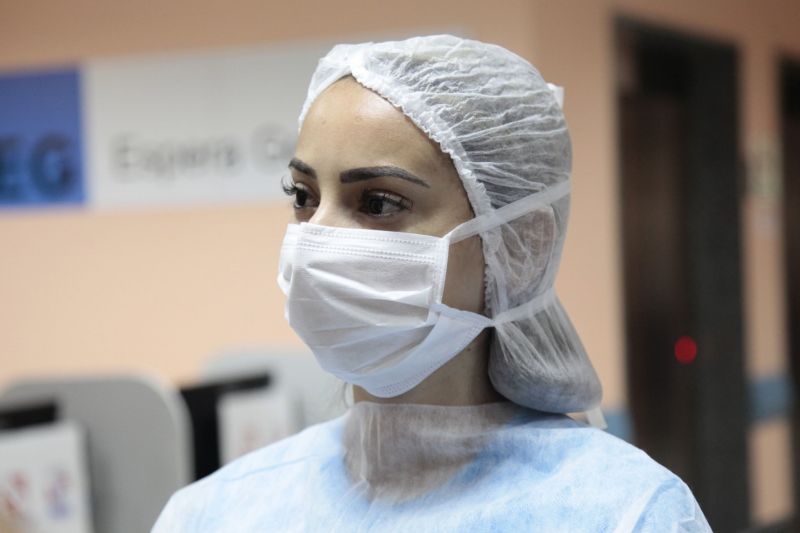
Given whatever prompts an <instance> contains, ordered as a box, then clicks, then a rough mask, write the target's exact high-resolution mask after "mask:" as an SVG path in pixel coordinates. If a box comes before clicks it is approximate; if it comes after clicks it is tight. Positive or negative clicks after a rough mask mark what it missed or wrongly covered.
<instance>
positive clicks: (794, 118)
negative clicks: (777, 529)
mask: <svg viewBox="0 0 800 533" xmlns="http://www.w3.org/2000/svg"><path fill="white" fill-rule="evenodd" d="M780 76H781V129H782V132H781V133H782V137H783V172H784V176H783V227H784V232H785V233H784V243H785V248H784V257H785V267H786V296H787V301H786V304H787V305H786V309H787V312H788V317H787V322H786V327H787V330H788V332H789V339H788V341H789V342H788V344H789V346H788V347H789V361H790V363H789V373H790V379H791V382H792V385H793V388H794V390H795V391H800V60H797V61H791V60H788V59H787V60H784V61H782V62H781V69H780ZM791 417H792V449H793V450H795V453H794V454H793V460H794V497H795V500H794V509H795V518H794V523H795V527H798V528H800V519H799V518H798V516H797V514H798V510H800V457H798V453H797V450H800V407H799V406H798V404H797V402H795V405H794V408H793V409H792V413H791Z"/></svg>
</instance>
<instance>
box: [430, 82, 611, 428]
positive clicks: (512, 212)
mask: <svg viewBox="0 0 800 533" xmlns="http://www.w3.org/2000/svg"><path fill="white" fill-rule="evenodd" d="M550 89H551V90H553V92H554V94H555V96H556V100H557V101H558V104H559V105H562V103H563V97H564V92H563V89H561V88H560V87H557V86H551V87H550ZM569 192H570V183H569V181H562V182H560V183H557V184H555V185H552V186H550V187H548V188H546V189H544V190H542V191H541V192H537V193H534V194H531V195H530V196H526V197H525V198H522V199H521V200H517V201H516V202H512V203H510V204H508V205H505V206H503V207H501V208H499V209H497V210H495V211H493V212H490V213H486V214H484V215H480V216H477V217H475V218H473V219H470V220H467V221H466V222H464V223H463V224H459V225H458V226H456V227H455V228H453V229H452V230H450V231H449V232H448V233H447V234H446V235H445V236H444V237H443V238H444V239H445V240H447V241H448V243H449V244H453V243H456V242H459V241H462V240H464V239H467V238H469V237H472V236H473V235H477V234H479V233H482V232H484V231H487V230H490V229H494V228H497V227H499V226H502V225H503V224H505V223H507V222H510V221H511V220H514V219H516V218H519V217H521V216H523V215H525V214H527V213H530V212H532V211H534V210H535V209H536V208H538V207H542V206H545V205H550V204H552V203H553V202H554V201H556V200H558V199H559V198H561V197H563V196H566V195H567V194H569ZM554 295H555V293H554V290H553V289H552V288H550V289H548V290H547V291H545V292H544V293H542V294H540V295H539V296H538V297H536V298H534V299H533V300H531V301H530V302H528V303H526V304H523V305H521V306H518V307H516V308H513V309H509V310H507V311H505V312H503V313H500V315H498V316H496V317H495V318H494V319H492V321H491V325H494V324H497V323H502V322H508V321H512V320H514V319H515V318H518V316H524V315H527V314H528V313H530V312H531V310H533V309H535V308H539V307H541V306H542V305H544V304H545V303H547V301H549V300H550V299H552V298H553V297H554ZM584 414H585V416H586V420H587V422H588V423H589V425H590V426H592V427H595V428H597V429H601V430H605V429H607V428H608V424H607V423H606V419H605V416H603V410H602V408H601V407H600V406H599V405H598V406H596V407H593V408H592V409H589V410H588V411H585V412H584Z"/></svg>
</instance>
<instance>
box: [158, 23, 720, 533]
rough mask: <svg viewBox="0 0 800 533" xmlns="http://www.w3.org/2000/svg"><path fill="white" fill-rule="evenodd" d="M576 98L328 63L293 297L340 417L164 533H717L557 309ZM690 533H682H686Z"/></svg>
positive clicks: (540, 85) (429, 50) (408, 46)
mask: <svg viewBox="0 0 800 533" xmlns="http://www.w3.org/2000/svg"><path fill="white" fill-rule="evenodd" d="M559 100H560V91H559V90H558V88H556V87H554V86H552V85H549V84H547V83H545V81H544V80H543V79H542V78H541V76H540V75H539V73H538V72H537V71H536V70H535V69H534V68H533V67H532V66H531V65H530V64H529V63H528V62H526V61H525V60H523V59H522V58H520V57H518V56H516V55H514V54H512V53H510V52H508V51H507V50H505V49H503V48H500V47H498V46H493V45H488V44H484V43H480V42H477V41H471V40H464V39H460V38H456V37H453V36H449V35H437V36H429V37H419V38H413V39H409V40H406V41H400V42H386V43H377V44H374V43H365V44H360V45H339V46H336V47H334V48H333V49H332V50H331V51H330V52H329V53H328V55H326V56H325V57H324V58H323V59H322V60H321V61H320V63H319V65H318V67H317V70H316V71H315V73H314V76H313V78H312V80H311V86H310V88H309V92H308V97H307V99H306V103H305V104H304V106H303V110H302V112H301V116H300V124H301V128H300V136H299V139H298V143H297V149H296V154H295V157H294V158H293V159H292V161H291V162H290V164H289V167H290V171H291V180H290V181H289V182H288V183H286V184H285V185H284V186H285V189H286V192H287V194H289V195H291V196H293V197H294V208H295V216H296V219H297V222H299V224H292V225H290V226H289V228H288V230H287V234H286V238H285V241H284V244H283V248H282V252H281V261H280V274H279V280H278V281H279V283H280V285H281V288H282V289H283V290H284V292H285V293H286V296H287V303H286V316H287V318H288V320H289V322H290V324H291V325H292V327H293V328H294V329H295V330H296V331H297V333H298V334H299V335H300V337H301V338H302V339H303V340H304V341H305V342H306V343H307V344H308V345H309V347H310V348H311V349H312V351H313V352H314V354H315V356H316V357H317V359H318V361H319V363H320V364H321V366H322V367H323V368H325V369H326V370H328V371H330V372H332V373H333V374H334V375H336V376H338V377H340V378H341V379H343V380H344V381H346V382H348V383H350V384H352V385H353V386H354V389H353V391H354V400H355V404H354V406H353V407H352V408H351V409H350V410H349V412H348V413H347V414H346V415H344V416H343V417H341V418H339V419H336V420H333V421H330V422H327V423H324V424H320V425H317V426H314V427H311V428H309V429H307V430H305V431H304V432H302V433H300V434H299V435H295V436H293V437H291V438H289V439H286V440H284V441H282V442H279V443H277V444H274V445H272V446H269V447H266V448H264V449H262V450H259V451H257V452H254V453H252V454H250V455H248V456H246V457H244V458H242V459H240V460H238V461H236V462H234V463H232V464H230V465H228V466H226V467H224V468H222V469H221V470H219V471H218V472H216V473H215V474H213V475H211V476H209V477H207V478H205V479H203V480H201V481H199V482H197V483H195V484H194V485H191V486H190V487H187V488H185V489H183V490H181V491H179V492H178V493H177V494H176V495H175V496H173V498H172V499H171V500H170V502H169V504H168V505H167V507H166V509H165V510H164V512H163V513H162V516H161V517H160V519H159V521H158V523H157V524H156V526H155V531H159V532H161V531H164V532H166V531H169V532H175V531H227V530H231V531H234V530H236V531H285V530H290V531H292V530H300V531H364V530H375V531H433V530H435V531H523V530H536V531H633V530H637V531H675V530H687V531H708V530H709V527H708V524H707V523H706V521H705V518H704V517H703V514H702V512H701V511H700V508H699V507H698V505H697V503H696V501H695V499H694V497H693V496H692V494H691V492H690V490H689V489H688V488H687V487H686V485H685V484H684V483H683V482H682V481H681V480H680V479H678V478H677V477H676V476H675V475H674V474H672V473H670V472H669V471H668V470H666V469H665V468H663V467H661V466H660V465H658V464H657V463H655V462H654V461H653V460H652V459H650V458H649V457H648V456H647V455H646V454H644V453H643V452H641V451H640V450H638V449H636V448H635V447H633V446H631V445H629V444H627V443H625V442H623V441H621V440H619V439H616V438H615V437H612V436H610V435H608V434H606V433H605V432H603V431H601V430H599V429H597V428H594V427H590V426H587V425H585V424H582V423H579V422H577V421H574V420H572V419H571V418H569V417H568V416H566V415H565V414H563V413H570V412H576V411H590V413H595V416H594V418H592V417H590V420H594V422H595V423H596V424H599V423H601V422H600V419H601V417H599V418H598V417H597V415H596V413H598V412H599V411H598V409H597V406H598V404H599V401H600V395H601V391H600V384H599V381H598V379H597V376H596V374H595V372H594V369H593V368H592V366H591V364H590V362H589V360H588V358H587V356H586V354H585V351H584V349H583V347H582V346H581V343H580V340H579V339H578V337H577V334H576V333H575V330H574V328H573V327H572V325H571V323H570V321H569V319H568V318H567V316H566V314H565V312H564V310H563V308H562V307H561V304H560V303H559V301H558V299H557V298H556V296H555V294H554V292H553V281H554V278H555V274H556V270H557V266H558V263H559V259H560V254H561V248H562V245H563V239H564V235H565V230H566V219H567V212H568V205H569V173H570V163H571V147H570V140H569V135H568V132H567V128H566V124H565V122H564V117H563V113H562V111H561V106H560V101H559ZM681 528H683V529H681Z"/></svg>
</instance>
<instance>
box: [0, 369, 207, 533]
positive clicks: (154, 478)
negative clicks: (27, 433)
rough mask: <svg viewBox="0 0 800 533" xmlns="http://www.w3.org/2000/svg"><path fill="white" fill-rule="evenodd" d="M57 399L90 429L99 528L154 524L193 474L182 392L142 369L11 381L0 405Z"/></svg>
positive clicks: (123, 531)
mask: <svg viewBox="0 0 800 533" xmlns="http://www.w3.org/2000/svg"><path fill="white" fill-rule="evenodd" d="M48 400H49V401H53V402H54V403H55V404H56V406H57V410H58V415H59V418H61V419H67V420H74V421H76V422H78V423H79V424H80V425H81V426H82V427H83V428H84V429H85V431H86V437H87V442H88V450H89V455H88V457H89V471H90V486H91V502H92V510H93V523H94V527H95V530H96V531H101V532H104V531H109V532H111V531H113V532H115V533H141V532H143V531H149V530H150V528H151V527H152V525H153V523H154V522H155V520H156V518H157V516H158V514H159V512H160V511H161V509H162V508H163V506H164V504H165V503H166V502H167V500H168V499H169V497H170V495H171V494H172V493H173V492H174V491H175V490H177V489H178V488H180V487H182V486H184V485H186V484H187V483H188V482H189V481H190V471H191V460H192V455H191V448H190V439H189V420H188V415H187V413H186V407H185V405H184V404H183V401H182V400H181V398H180V396H179V395H178V393H177V391H176V390H174V389H172V388H170V387H168V386H166V385H164V384H161V383H160V382H158V381H156V380H154V379H151V378H148V377H144V376H117V377H106V378H71V379H32V380H27V381H21V382H17V383H14V384H12V385H11V386H10V387H9V388H7V389H6V390H5V391H3V392H2V394H0V404H9V405H10V404H15V403H25V402H27V403H33V402H37V401H48Z"/></svg>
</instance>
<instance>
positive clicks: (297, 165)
mask: <svg viewBox="0 0 800 533" xmlns="http://www.w3.org/2000/svg"><path fill="white" fill-rule="evenodd" d="M289 168H293V169H295V170H297V171H298V172H302V173H303V174H308V175H309V176H310V177H312V178H314V179H317V173H316V171H315V170H314V169H313V168H311V167H310V166H308V165H306V164H305V163H303V162H302V161H300V160H299V159H297V158H296V157H293V158H292V160H291V161H289Z"/></svg>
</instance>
